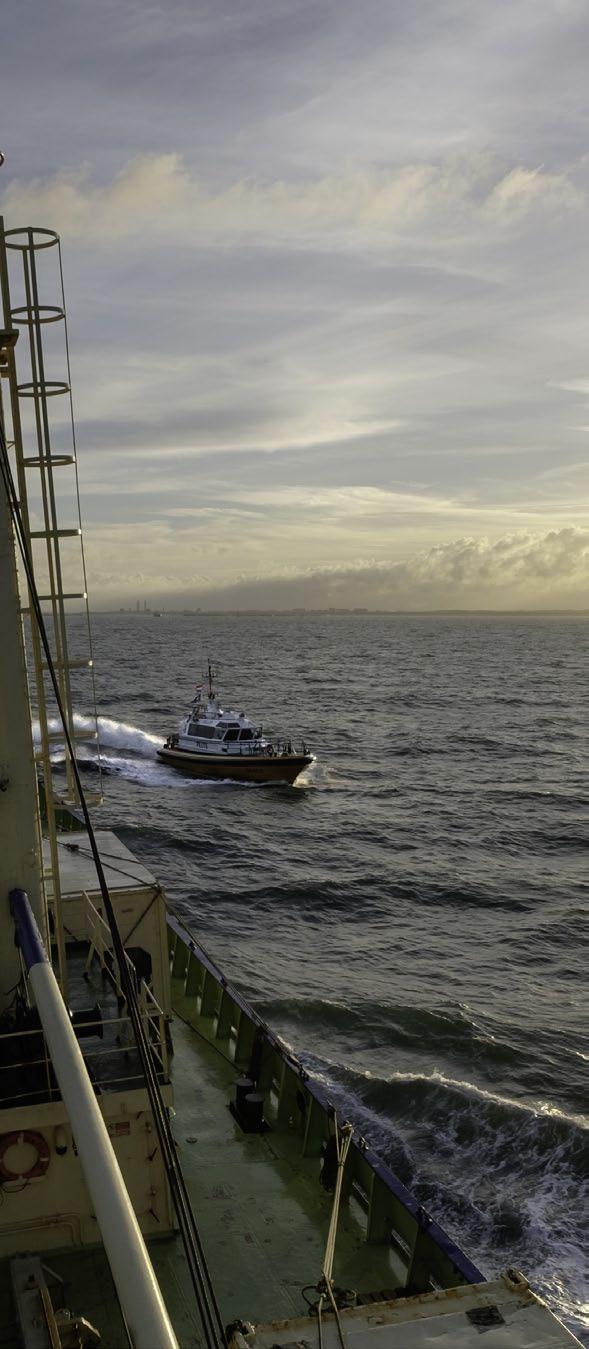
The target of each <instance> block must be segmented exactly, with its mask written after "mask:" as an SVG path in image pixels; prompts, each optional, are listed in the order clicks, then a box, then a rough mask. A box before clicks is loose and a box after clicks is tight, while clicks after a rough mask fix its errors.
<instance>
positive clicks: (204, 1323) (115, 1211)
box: [0, 219, 578, 1349]
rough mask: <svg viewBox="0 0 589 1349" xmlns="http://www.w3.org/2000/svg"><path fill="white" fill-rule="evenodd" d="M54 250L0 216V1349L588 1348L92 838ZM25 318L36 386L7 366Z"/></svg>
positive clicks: (110, 843)
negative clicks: (428, 1200) (435, 1202)
mask: <svg viewBox="0 0 589 1349" xmlns="http://www.w3.org/2000/svg"><path fill="white" fill-rule="evenodd" d="M9 255H10V261H11V263H12V266H11V267H10V268H9ZM56 255H57V258H58V257H59V240H58V238H57V236H56V235H55V234H53V233H52V232H51V231H49V230H45V229H39V228H34V229H33V228H26V229H19V230H7V231H5V230H4V228H3V222H2V220H1V219H0V289H1V293H2V308H1V309H0V376H2V384H3V385H5V388H6V397H5V398H4V401H3V403H2V404H0V630H1V632H2V639H3V640H2V643H0V1329H1V1339H2V1346H3V1349H23V1347H24V1349H84V1347H86V1349H90V1347H91V1346H96V1345H98V1344H99V1343H100V1344H102V1346H103V1349H125V1347H126V1346H129V1345H132V1346H133V1347H134V1349H293V1347H296V1349H302V1347H304V1349H307V1347H309V1349H373V1346H376V1349H425V1346H426V1345H432V1346H433V1345H434V1344H435V1346H436V1349H479V1345H481V1344H484V1347H485V1349H531V1346H534V1349H567V1346H572V1345H574V1344H577V1345H578V1341H577V1340H575V1339H574V1337H573V1336H572V1335H571V1334H570V1333H569V1331H568V1330H567V1329H566V1328H565V1327H564V1326H563V1325H561V1323H560V1322H559V1321H557V1320H556V1318H555V1317H554V1316H553V1315H552V1314H551V1312H550V1311H549V1310H548V1308H547V1307H546V1305H545V1304H544V1303H543V1302H542V1301H541V1299H539V1298H538V1297H537V1296H536V1295H535V1294H534V1292H533V1291H532V1290H531V1288H530V1287H529V1285H528V1283H527V1281H526V1279H525V1278H524V1276H523V1275H521V1274H519V1273H518V1272H517V1271H516V1270H513V1269H509V1270H506V1271H505V1272H503V1273H501V1274H499V1275H497V1276H495V1277H494V1278H492V1279H490V1280H487V1279H485V1276H484V1274H483V1273H482V1272H481V1271H480V1270H479V1269H478V1268H477V1266H476V1265H475V1264H474V1263H473V1261H472V1260H471V1259H470V1258H469V1257H468V1255H466V1254H465V1253H464V1252H463V1251H462V1250H461V1249H460V1247H459V1246H458V1245H457V1243H456V1241H455V1240H454V1239H453V1238H452V1237H451V1236H449V1235H448V1234H447V1233H446V1232H445V1231H444V1230H443V1228H442V1227H441V1226H440V1225H439V1224H438V1222H437V1221H436V1220H435V1218H434V1216H433V1215H432V1214H430V1213H428V1212H427V1211H426V1210H425V1209H424V1208H423V1206H422V1205H421V1204H420V1203H419V1201H418V1200H417V1199H416V1198H415V1196H414V1195H412V1194H411V1193H410V1192H409V1190H407V1189H406V1187H405V1186H404V1185H403V1184H402V1183H401V1181H400V1180H399V1179H398V1177H397V1176H396V1175H395V1174H394V1173H393V1171H392V1170H391V1169H390V1168H389V1167H388V1166H387V1165H386V1164H385V1163H384V1162H383V1161H382V1159H381V1158H379V1156H378V1155H377V1154H376V1152H375V1151H374V1149H373V1148H372V1146H371V1145H370V1143H369V1141H368V1140H366V1139H365V1138H364V1137H363V1136H362V1134H361V1133H360V1132H359V1130H358V1129H357V1128H356V1127H354V1126H353V1124H352V1123H350V1122H348V1121H346V1119H345V1118H343V1117H342V1115H341V1108H340V1107H339V1105H338V1102H337V1100H335V1099H334V1098H333V1095H332V1092H331V1089H330V1088H329V1086H327V1085H326V1084H325V1083H323V1082H322V1081H321V1080H320V1079H318V1078H317V1077H315V1076H314V1075H313V1074H312V1073H311V1072H309V1071H308V1069H307V1068H306V1067H305V1065H304V1063H303V1062H302V1061H301V1059H300V1058H299V1057H298V1054H297V1053H296V1052H295V1050H294V1049H293V1047H292V1046H290V1045H288V1044H287V1043H286V1042H285V1041H284V1040H282V1039H281V1038H280V1037H279V1036H278V1035H276V1034H275V1033H274V1032H273V1031H272V1030H271V1029H270V1028H269V1027H268V1026H267V1025H266V1023H265V1022H264V1021H263V1020H262V1018H261V1017H260V1016H259V1015H258V1014H257V1013H256V1012H255V1011H254V1010H253V1009H252V1008H251V1006H250V1005H249V1004H248V1002H247V1001H246V999H245V997H244V996H243V992H242V991H241V990H240V989H238V988H236V987H234V986H232V984H231V983H230V981H229V980H228V979H227V977H226V975H225V974H224V973H223V972H222V971H221V970H220V969H219V966H218V965H217V964H216V962H215V960H214V959H213V958H212V957H211V956H210V955H209V954H208V953H207V952H206V951H205V950H204V948H203V947H202V945H201V943H200V941H199V940H198V936H197V934H196V933H195V932H194V931H193V930H190V928H189V927H187V926H186V923H185V922H183V921H181V920H180V919H179V918H178V917H176V916H175V915H174V914H173V913H172V912H171V911H170V907H169V905H168V904H167V902H166V898H165V894H164V890H163V887H162V884H161V883H160V880H159V878H156V877H155V876H153V875H152V874H151V873H150V872H149V871H147V870H146V868H145V867H144V866H143V865H142V863H141V862H139V861H138V860H137V858H135V857H133V855H132V854H131V853H130V852H129V850H128V849H127V848H126V847H125V845H124V844H123V843H122V842H121V841H120V840H119V839H118V838H117V836H116V833H114V832H112V831H111V830H105V829H97V828H95V826H94V822H93V819H92V816H91V813H90V806H91V804H92V801H91V799H90V797H89V793H88V790H87V788H86V786H85V785H84V783H83V782H82V779H81V776H80V772H79V769H78V764H77V758H76V750H75V741H76V728H75V720H74V711H73V704H72V697H71V693H72V688H71V680H72V677H73V671H75V672H76V675H75V677H76V678H79V679H80V681H87V679H88V678H90V680H91V679H92V657H91V654H90V648H88V654H87V657H85V656H83V655H82V654H79V653H77V654H76V657H75V658H73V657H71V656H70V654H69V651H68V631H67V622H66V612H65V604H66V601H68V600H70V599H71V598H72V597H74V598H75V600H76V601H77V602H80V601H82V602H85V600H86V586H85V575H84V567H83V554H81V552H78V553H77V559H78V561H77V567H78V568H79V572H77V576H78V580H77V584H76V583H75V582H76V576H75V575H72V570H71V569H72V568H73V566H74V562H73V560H72V553H69V554H68V557H67V559H66V550H65V549H64V550H62V548H61V540H62V539H63V538H64V537H65V538H67V539H68V540H70V541H71V540H72V539H75V540H76V541H77V542H76V547H77V548H78V549H80V548H81V530H80V527H79V516H77V518H74V519H73V520H72V519H71V515H70V516H69V518H68V516H65V506H64V503H65V502H67V504H68V507H69V511H70V512H71V501H72V495H71V492H70V491H69V488H70V486H71V485H72V484H71V473H72V472H74V470H75V455H74V454H73V453H72V454H71V455H68V454H65V453H63V450H62V444H63V418H62V421H61V423H60V424H59V427H58V431H59V434H58V435H57V436H56V437H55V441H56V443H57V444H58V445H59V452H56V451H55V450H54V448H53V446H52V439H51V437H52V421H51V409H50V406H49V405H50V404H52V403H53V402H54V401H55V397H56V396H57V394H58V392H61V393H63V394H64V395H65V396H66V398H69V371H67V364H66V368H65V370H64V374H66V373H67V378H66V379H64V380H63V381H61V382H60V384H59V385H58V384H57V382H56V381H55V380H48V379H46V377H45V360H44V353H43V326H44V324H45V323H46V322H50V323H52V324H57V323H60V322H61V324H62V332H63V331H64V330H65V310H64V308H63V307H62V306H61V305H60V304H58V305H55V304H52V303H51V304H46V303H45V289H44V286H42V285H41V280H42V278H41V277H40V276H39V273H40V272H41V270H42V269H44V267H45V264H46V263H47V262H48V260H50V259H51V258H52V257H53V259H54V261H55V259H56ZM19 264H20V265H19ZM59 274H60V271H59V268H58V269H57V276H58V278H59ZM19 278H20V286H19ZM58 284H59V282H58ZM15 287H16V293H15V290H14V288H15ZM59 294H60V292H58V298H59ZM40 297H41V298H40ZM54 298H55V296H54V295H53V293H51V292H50V294H49V296H48V299H49V300H53V299H54ZM2 311H3V312H2ZM19 329H20V333H21V336H22V337H23V338H24V341H22V342H21V343H19V348H20V349H21V350H22V348H23V347H24V349H25V350H24V353H23V355H22V360H23V364H24V367H25V371H26V372H27V373H28V372H29V370H30V372H31V379H27V378H24V379H23V377H22V373H20V372H19V373H17V366H16V357H15V350H14V349H15V346H16V341H17V338H18V336H19ZM27 356H28V362H27ZM52 374H53V370H52ZM31 396H33V397H34V400H35V404H36V405H37V410H38V416H37V417H36V418H35V419H34V420H33V419H29V420H28V423H27V425H26V427H25V424H24V421H23V420H22V419H21V404H22V400H23V399H26V398H29V397H31ZM62 483H63V485H62ZM73 486H74V493H75V483H74V484H73ZM41 489H42V490H41ZM74 500H75V495H74ZM38 501H41V503H42V505H41V508H40V509H42V516H41V518H40V519H39V517H37V518H35V516H34V515H33V506H34V507H35V509H37V502H38ZM60 506H61V510H62V511H63V514H62V513H61V512H60ZM75 514H77V513H75ZM64 516H65V520H64ZM32 526H34V527H32ZM33 544H35V545H36V548H33ZM17 546H18V553H19V554H20V559H21V563H22V572H21V579H23V578H25V579H26V593H21V591H20V588H19V578H18V572H17V565H16V557H15V551H16V548H17ZM48 558H49V559H50V560H51V562H52V566H51V568H50V570H49V576H48V575H47V567H46V565H45V564H46V562H47V559H48ZM66 560H67V564H68V569H67V572H66ZM43 604H46V605H49V615H50V621H49V622H46V621H45V611H44V609H43ZM25 612H26V613H28V616H29V659H28V663H27V658H26V650H25V643H24V638H23V613H25ZM84 686H85V687H86V689H87V688H88V685H87V683H86V684H85V685H84ZM91 697H92V695H91V693H90V695H88V694H86V705H87V703H88V701H89V698H90V699H91ZM31 700H33V705H34V711H35V715H36V716H37V717H38V720H39V725H40V747H39V749H38V750H35V747H34V744H33V737H32V728H31V715H32V705H31ZM213 702H214V704H215V705H214V707H212V706H211V703H213ZM55 707H57V711H58V715H59V720H60V723H61V730H59V731H57V730H56V729H55V719H54V717H53V710H54V708H55ZM8 708H9V709H10V715H7V714H4V715H3V713H4V712H5V709H8ZM195 714H196V715H195ZM224 717H225V720H223V718H224ZM187 720H188V726H189V725H190V723H191V721H196V724H197V726H200V725H203V726H205V725H206V726H207V727H209V728H211V730H212V732H213V733H212V734H210V735H208V736H203V737H202V738H203V739H205V740H210V741H212V742H214V746H215V748H214V751H213V753H212V754H211V760H212V758H213V757H215V756H216V757H218V758H220V759H221V761H222V763H223V771H224V772H225V774H228V770H229V768H230V767H232V768H234V767H235V766H238V767H239V766H240V765H243V766H245V765H246V764H248V765H249V764H250V763H251V764H252V765H254V764H256V765H257V766H259V765H260V762H261V760H262V759H267V760H269V761H270V762H271V763H272V766H274V761H276V762H277V763H278V767H279V774H280V776H282V777H283V778H284V777H285V776H286V775H287V773H288V774H289V775H290V770H291V769H292V768H293V767H294V766H295V765H296V764H297V762H298V761H297V757H296V756H295V755H293V754H292V753H291V752H290V751H289V749H288V747H286V752H285V753H284V755H281V754H276V755H270V753H269V746H268V743H267V742H264V741H263V738H262V736H261V734H260V735H254V734H252V736H251V738H250V737H244V738H243V740H241V739H240V735H241V733H242V731H246V730H252V731H253V730H254V729H255V728H253V726H252V724H251V723H248V722H247V721H246V719H245V718H243V719H242V718H241V717H240V716H235V715H234V714H229V713H225V714H224V713H222V712H221V709H220V708H219V707H218V705H217V702H216V699H214V697H213V693H212V679H211V685H210V688H209V699H208V702H207V704H206V706H205V707H204V708H203V707H202V705H201V699H200V695H199V698H198V701H197V706H196V708H193V709H192V711H191V713H190V715H189V718H188V719H187ZM219 726H221V727H223V728H224V729H223V737H224V736H225V734H226V731H237V732H238V734H237V738H236V737H235V736H234V737H233V738H232V739H228V740H227V742H225V739H224V738H223V739H219V738H218V737H217V736H216V729H217V728H218V727H219ZM187 729H188V728H187V727H186V725H185V728H184V730H185V738H186V740H188V741H189V742H190V740H191V738H192V739H198V737H194V736H193V737H191V736H190V734H187V733H186V732H187ZM84 736H85V738H87V731H85V732H84ZM58 737H60V738H61V739H62V740H63V742H64V747H65V751H66V761H65V772H64V773H61V774H55V773H54V764H53V750H54V748H55V741H56V739H57V738H58ZM182 738H184V737H182V736H179V737H178V740H180V739H182ZM254 741H258V742H260V744H261V750H260V753H259V755H257V754H254V753H252V752H251V746H252V743H253V742H254ZM225 743H227V753H226V754H225V752H224V750H223V745H224V744H225ZM218 747H220V753H219V751H218ZM231 747H233V748H231ZM248 747H249V748H248ZM176 753H177V754H184V755H186V757H187V758H189V759H191V760H192V761H193V762H196V755H195V754H194V750H191V749H186V750H185V749H184V748H183V747H182V746H179V748H178V750H177V751H176ZM206 753H207V751H205V752H204V753H203V752H200V751H199V752H198V757H199V759H200V760H201V762H202V760H203V759H205V758H206ZM310 758H311V756H310V755H308V754H307V753H306V752H305V753H304V754H303V755H301V756H299V761H300V759H302V760H304V762H305V764H306V763H308V762H310ZM293 760H294V761H295V763H294V764H293ZM210 766H211V767H212V764H211V765H210ZM197 771H202V768H199V769H198V770H197ZM263 771H264V770H263ZM39 773H40V774H41V776H40V777H38V774H39ZM266 780H267V779H266ZM98 796H99V793H98ZM94 804H98V801H96V802H95V803H94ZM263 960H264V951H263V950H261V951H260V961H263ZM172 1051H173V1052H172ZM227 1106H229V1109H227Z"/></svg>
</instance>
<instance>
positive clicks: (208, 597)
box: [89, 526, 589, 611]
mask: <svg viewBox="0 0 589 1349" xmlns="http://www.w3.org/2000/svg"><path fill="white" fill-rule="evenodd" d="M173 539H174V535H173V531H167V532H166V529H165V527H162V526H159V527H158V529H157V530H156V534H155V538H154V540H153V546H154V547H156V548H157V550H158V557H159V558H160V560H161V568H162V570H161V574H160V577H159V582H158V584H157V585H155V586H154V585H153V581H151V590H150V591H149V596H150V598H152V599H156V600H157V601H158V602H164V603H166V604H167V605H169V606H170V607H173V606H174V604H179V605H189V606H191V607H202V608H220V609H233V608H235V609H245V608H260V609H265V608H279V609H289V608H293V607H301V606H302V607H305V608H309V609H322V608H329V607H346V608H355V607H366V608H372V609H417V610H428V609H439V608H444V609H453V608H457V609H477V608H494V609H502V610H506V611H509V610H513V609H519V608H528V607H529V608H533V609H535V608H538V609H553V608H567V607H568V608H584V607H585V608H586V607H587V596H588V593H589V591H588V587H589V529H582V528H575V527H565V528H563V529H558V530H550V531H547V532H545V533H543V534H538V533H530V532H523V531H518V532H515V533H511V534H507V535H504V536H502V537H500V538H498V539H495V540H489V539H484V538H483V539H481V538H473V537H462V538H458V539H454V540H452V541H451V542H449V543H446V544H440V545H437V546H436V547H434V548H429V549H425V550H423V551H419V552H416V553H413V554H412V555H411V556H410V557H409V558H407V559H404V560H399V561H396V562H392V563H391V562H373V561H366V562H364V563H362V562H360V563H359V564H358V565H356V566H352V567H350V566H345V565H342V566H334V567H322V568H310V569H309V570H308V571H306V572H304V573H300V572H299V573H296V572H293V571H291V572H290V573H287V572H284V571H283V573H282V574H279V575H274V576H264V575H250V576H247V577H243V579H241V580H238V581H236V582H234V583H233V584H231V585H225V586H219V585H218V584H216V582H215V569H216V565H217V562H218V560H219V555H220V553H221V552H222V548H218V549H217V557H215V556H214V554H213V555H209V556H208V559H207V560H208V563H209V569H208V575H204V574H203V573H202V572H199V571H198V570H197V569H196V568H195V569H194V571H193V575H192V576H191V577H187V576H186V574H185V573H184V572H183V571H182V568H179V567H178V541H177V537H176V541H175V544H174V542H173ZM106 542H107V541H106V540H105V537H104V535H103V534H101V536H97V535H95V534H94V532H93V533H92V534H91V536H90V547H89V559H90V566H91V572H92V577H93V582H94V585H95V587H96V589H97V591H98V593H99V595H100V597H101V600H102V603H107V604H109V605H110V606H112V605H113V604H114V603H115V596H116V597H117V600H121V602H122V601H123V600H125V601H128V600H129V599H131V600H134V599H135V598H136V597H137V594H138V592H139V593H140V594H141V596H142V597H143V594H144V593H145V586H146V584H149V583H150V569H149V562H148V551H147V549H146V548H145V547H144V545H141V546H140V547H139V549H134V546H133V539H132V538H129V536H128V535H127V546H128V549H129V574H128V583H127V585H126V586H125V587H124V588H122V587H121V580H120V573H119V572H116V573H115V572H109V571H108V570H107V569H106V567H105V564H104V558H105V557H106V556H108V552H107V551H106V548H105V543H106ZM110 544H111V548H112V544H113V534H112V530H111V531H110ZM254 559H255V550H254V552H250V553H249V554H248V552H247V551H246V553H245V554H244V559H243V560H244V563H246V564H247V563H248V562H249V563H250V565H251V563H252V561H254ZM142 563H143V565H142Z"/></svg>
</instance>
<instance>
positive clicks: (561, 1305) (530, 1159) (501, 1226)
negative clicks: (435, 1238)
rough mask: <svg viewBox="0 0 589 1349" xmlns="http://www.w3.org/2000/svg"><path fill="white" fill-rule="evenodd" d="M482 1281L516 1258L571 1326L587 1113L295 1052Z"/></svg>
mask: <svg viewBox="0 0 589 1349" xmlns="http://www.w3.org/2000/svg"><path fill="white" fill-rule="evenodd" d="M301 1057H302V1058H303V1061H304V1063H305V1066H306V1067H307V1069H308V1070H309V1071H310V1072H311V1074H312V1075H314V1076H316V1077H318V1078H319V1080H320V1081H321V1082H322V1084H323V1085H324V1086H325V1087H326V1088H327V1090H328V1091H329V1094H330V1097H331V1099H332V1101H333V1104H334V1105H335V1107H336V1109H337V1111H338V1114H339V1116H340V1118H345V1117H348V1116H349V1117H350V1118H351V1119H352V1120H353V1121H354V1122H355V1123H356V1125H357V1127H358V1128H359V1129H360V1130H361V1131H362V1132H363V1133H364V1134H365V1135H366V1137H367V1138H368V1140H369V1141H370V1142H371V1143H372V1144H373V1145H374V1146H375V1147H376V1148H377V1150H378V1151H379V1152H380V1154H381V1156H383V1158H384V1159H385V1160H386V1161H388V1163H389V1165H390V1166H391V1167H392V1168H393V1170H394V1171H395V1172H396V1173H397V1174H398V1175H399V1178H400V1179H401V1180H402V1181H403V1182H404V1183H405V1184H407V1185H408V1186H409V1187H410V1188H411V1190H412V1191H413V1193H414V1194H415V1195H416V1197H417V1198H418V1199H419V1200H420V1202H421V1203H423V1204H424V1206H425V1207H426V1208H428V1209H429V1211H430V1212H431V1213H432V1214H433V1215H434V1216H435V1217H436V1218H437V1219H438V1221H440V1222H441V1223H442V1224H443V1225H444V1226H445V1227H447V1228H448V1229H449V1230H450V1231H451V1232H452V1233H453V1234H454V1235H455V1236H456V1237H457V1239H458V1241H459V1243H460V1244H461V1245H462V1246H464V1247H465V1248H466V1249H467V1250H468V1251H469V1254H470V1255H471V1257H472V1258H473V1259H474V1260H475V1262H476V1263H477V1264H479V1265H480V1266H481V1268H482V1269H483V1270H484V1271H485V1273H486V1274H487V1276H488V1277H492V1275H493V1274H495V1273H498V1272H499V1271H500V1270H501V1269H502V1268H505V1267H506V1266H508V1265H510V1264H512V1265H516V1266H517V1267H520V1268H523V1269H524V1270H525V1273H526V1275H527V1276H528V1277H529V1278H530V1280H531V1282H532V1284H533V1286H534V1287H535V1288H536V1289H537V1291H539V1292H540V1293H542V1294H544V1295H545V1296H546V1297H547V1298H548V1299H549V1301H550V1303H551V1304H552V1305H553V1306H555V1307H556V1308H557V1310H558V1311H559V1313H560V1314H561V1315H562V1316H563V1318H564V1319H565V1320H566V1321H567V1323H568V1324H569V1325H570V1326H571V1328H572V1329H573V1330H574V1331H575V1332H576V1333H577V1334H582V1333H583V1323H582V1322H580V1320H579V1305H580V1301H581V1299H582V1291H581V1294H580V1290H582V1288H583V1281H584V1278H585V1276H586V1257H585V1214H586V1206H587V1200H588V1198H589V1195H588V1189H589V1186H588V1176H589V1119H587V1117H585V1116H582V1115H569V1114H566V1113H565V1112H564V1111H562V1110H560V1109H557V1108H556V1107H555V1106H553V1105H552V1104H551V1103H550V1102H548V1101H544V1100H538V1101H536V1102H533V1103H529V1102H522V1101H519V1100H517V1099H514V1098H511V1097H509V1096H504V1095H501V1094H500V1093H496V1092H493V1091H489V1090H486V1089H484V1088H482V1087H479V1086H478V1085H475V1084H474V1083H472V1082H470V1081H466V1080H462V1079H460V1078H453V1077H449V1076H447V1075H446V1074H444V1073H443V1072H440V1071H434V1072H432V1073H429V1074H424V1073H403V1072H399V1073H393V1074H392V1075H391V1076H390V1077H387V1078H382V1077H378V1076H372V1075H371V1074H370V1073H369V1072H365V1073H361V1072H359V1071H357V1070H356V1069H353V1068H350V1067H346V1066H342V1065H338V1064H334V1063H330V1062H328V1061H327V1060H326V1059H324V1058H321V1059H320V1058H318V1057H314V1056H313V1055H302V1056H301Z"/></svg>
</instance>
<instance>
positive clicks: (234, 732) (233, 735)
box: [225, 726, 239, 740]
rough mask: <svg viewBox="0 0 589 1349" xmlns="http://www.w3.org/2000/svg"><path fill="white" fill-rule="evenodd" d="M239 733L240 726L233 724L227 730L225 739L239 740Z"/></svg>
mask: <svg viewBox="0 0 589 1349" xmlns="http://www.w3.org/2000/svg"><path fill="white" fill-rule="evenodd" d="M238 735H239V729H238V727H237V726H235V727H233V726H231V727H230V728H229V730H228V731H226V732H225V739H226V740H237V737H238Z"/></svg>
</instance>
